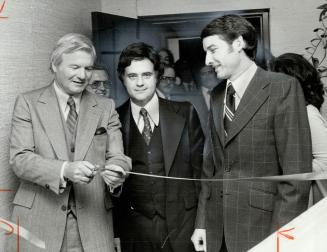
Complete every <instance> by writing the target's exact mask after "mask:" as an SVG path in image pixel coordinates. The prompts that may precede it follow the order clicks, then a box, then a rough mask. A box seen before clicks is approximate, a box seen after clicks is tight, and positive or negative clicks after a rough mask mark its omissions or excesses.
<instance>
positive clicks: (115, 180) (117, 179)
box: [101, 164, 126, 188]
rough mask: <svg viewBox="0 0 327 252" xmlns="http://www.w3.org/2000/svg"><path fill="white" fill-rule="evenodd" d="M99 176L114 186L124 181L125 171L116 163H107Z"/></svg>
mask: <svg viewBox="0 0 327 252" xmlns="http://www.w3.org/2000/svg"><path fill="white" fill-rule="evenodd" d="M101 176H102V177H103V179H104V181H105V182H106V184H107V185H108V186H110V187H111V188H116V187H118V186H120V185H121V184H122V183H123V182H124V181H125V178H126V172H125V170H124V169H123V168H121V167H120V166H118V165H114V164H109V165H106V166H105V168H104V170H103V171H102V172H101Z"/></svg>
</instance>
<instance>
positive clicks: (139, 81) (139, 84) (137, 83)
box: [136, 76, 143, 87]
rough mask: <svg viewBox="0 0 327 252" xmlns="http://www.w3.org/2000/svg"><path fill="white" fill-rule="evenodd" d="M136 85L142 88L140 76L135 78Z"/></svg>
mask: <svg viewBox="0 0 327 252" xmlns="http://www.w3.org/2000/svg"><path fill="white" fill-rule="evenodd" d="M136 85H137V86H138V87H141V86H143V77H142V76H138V77H137V80H136Z"/></svg>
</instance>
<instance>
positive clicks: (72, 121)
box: [66, 96, 77, 146]
mask: <svg viewBox="0 0 327 252" xmlns="http://www.w3.org/2000/svg"><path fill="white" fill-rule="evenodd" d="M67 104H68V106H69V113H68V116H67V120H66V124H67V128H68V131H69V133H70V135H71V137H72V138H71V145H72V146H75V128H76V124H77V112H76V104H75V101H74V99H73V97H71V96H69V98H68V101H67Z"/></svg>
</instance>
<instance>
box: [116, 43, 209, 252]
mask: <svg viewBox="0 0 327 252" xmlns="http://www.w3.org/2000/svg"><path fill="white" fill-rule="evenodd" d="M118 73H119V76H120V79H121V80H122V82H123V84H124V86H125V87H126V90H127V92H128V94H129V97H130V99H129V100H128V101H127V102H126V103H125V104H123V105H122V106H121V107H119V108H118V109H117V111H118V113H119V116H120V120H121V122H122V125H123V126H122V132H123V141H124V147H125V148H126V149H125V154H126V155H128V156H130V157H131V158H132V169H133V171H134V172H140V173H146V174H153V175H162V176H170V177H187V178H199V176H200V175H201V166H202V151H203V133H202V130H201V125H200V122H199V119H198V116H197V113H196V111H195V109H194V108H193V106H192V105H191V104H189V103H186V102H184V103H179V102H172V101H168V100H164V99H161V98H158V96H157V94H156V85H157V81H158V79H159V77H160V63H159V56H158V55H157V53H156V51H155V50H154V49H153V48H152V47H151V46H149V45H147V44H144V43H134V44H131V45H129V46H128V47H126V48H125V49H124V50H123V52H122V53H121V55H120V59H119V63H118ZM198 190H199V187H198V185H197V184H196V183H195V182H194V181H176V180H166V179H162V178H150V177H142V176H137V175H130V176H129V177H128V178H127V180H126V182H125V183H124V185H123V191H122V195H121V197H120V201H119V202H118V206H117V208H116V209H117V211H116V212H115V213H117V216H116V217H115V220H118V222H119V223H117V224H116V227H117V235H119V237H120V238H121V242H122V251H123V252H126V251H134V252H157V251H167V252H171V251H175V252H184V251H185V252H186V251H187V252H188V251H193V249H194V248H193V245H192V243H191V240H190V238H191V235H192V232H193V230H192V229H193V228H194V221H195V216H196V209H197V201H198V192H199V191H198ZM119 215H121V216H122V217H121V218H122V219H120V217H118V216H119Z"/></svg>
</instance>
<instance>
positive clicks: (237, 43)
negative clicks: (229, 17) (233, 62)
mask: <svg viewBox="0 0 327 252" xmlns="http://www.w3.org/2000/svg"><path fill="white" fill-rule="evenodd" d="M233 47H234V50H235V51H237V52H241V51H242V50H243V49H244V48H245V47H246V43H245V41H244V39H243V37H242V36H239V37H238V38H236V39H235V40H234V41H233Z"/></svg>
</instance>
